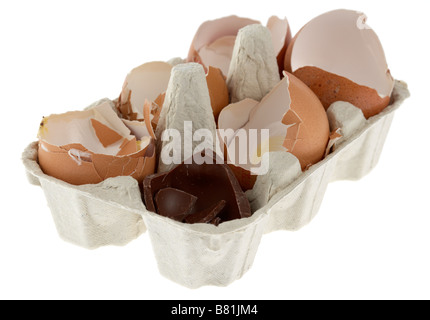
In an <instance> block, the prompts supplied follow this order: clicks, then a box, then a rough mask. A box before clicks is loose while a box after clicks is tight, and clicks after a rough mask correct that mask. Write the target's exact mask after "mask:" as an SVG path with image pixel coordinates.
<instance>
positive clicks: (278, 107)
mask: <svg viewBox="0 0 430 320" xmlns="http://www.w3.org/2000/svg"><path fill="white" fill-rule="evenodd" d="M239 110H240V111H239ZM240 113H242V114H240ZM238 114H240V116H239V117H238V116H237V115H238ZM245 119H247V121H246V123H245V124H244V122H245ZM218 126H219V128H220V129H224V130H227V129H232V130H233V132H237V130H239V129H244V130H245V131H247V132H248V131H249V130H250V129H259V130H261V129H269V130H270V137H269V140H268V141H261V144H260V145H259V146H250V147H249V150H247V152H248V154H247V157H248V163H247V164H240V163H239V161H238V158H239V156H238V154H239V153H240V152H243V150H241V148H238V146H237V144H232V141H233V139H234V138H235V136H234V135H233V136H232V137H229V138H228V139H227V141H226V142H225V144H226V149H227V161H228V162H229V163H230V164H231V165H232V166H234V167H235V168H233V171H234V172H235V174H236V175H237V177H238V180H239V181H240V182H241V185H242V187H243V188H244V189H245V190H247V189H250V188H252V186H253V184H254V183H255V179H256V177H252V175H251V172H252V171H253V166H255V165H253V164H252V162H254V163H256V161H255V159H256V158H260V161H261V157H262V155H264V153H266V152H275V151H287V152H290V153H292V154H293V155H295V156H296V157H297V158H298V160H299V161H300V165H301V168H302V170H306V169H307V168H308V167H310V166H311V165H313V164H315V163H317V162H319V161H320V160H321V159H323V157H324V156H325V151H326V147H327V144H328V140H329V135H330V130H329V123H328V119H327V115H326V113H325V109H324V107H323V106H322V104H321V102H320V101H319V100H318V98H317V97H316V96H315V94H314V93H313V92H312V91H311V90H310V89H309V88H308V87H307V86H306V85H305V84H304V83H303V82H301V81H300V80H299V79H297V78H296V77H295V76H293V75H291V74H289V73H285V77H284V79H282V80H281V81H280V82H279V83H278V84H277V85H276V86H275V87H274V88H273V89H272V90H271V91H270V93H269V94H267V95H266V96H265V97H264V98H263V99H262V100H261V102H258V101H253V100H252V99H246V100H243V101H240V102H238V103H236V104H231V105H229V106H227V107H226V108H224V109H223V110H222V111H221V114H220V117H219V120H218ZM245 150H246V149H245ZM256 155H257V156H256ZM251 159H253V160H252V162H251Z"/></svg>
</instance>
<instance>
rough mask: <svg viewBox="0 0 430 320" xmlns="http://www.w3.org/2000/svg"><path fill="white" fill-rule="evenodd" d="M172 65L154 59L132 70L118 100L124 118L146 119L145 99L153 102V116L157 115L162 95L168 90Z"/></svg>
mask: <svg viewBox="0 0 430 320" xmlns="http://www.w3.org/2000/svg"><path fill="white" fill-rule="evenodd" d="M171 70H172V65H171V64H169V63H167V62H162V61H154V62H148V63H145V64H142V65H141V66H139V67H136V68H134V69H133V70H131V71H130V72H129V73H128V74H127V77H126V78H125V81H124V84H123V87H122V91H121V94H120V96H119V98H118V102H117V110H118V112H119V113H120V114H121V116H122V117H123V118H124V119H127V120H140V121H142V120H143V119H144V110H143V107H144V104H145V100H148V101H150V102H152V110H151V114H152V116H154V117H156V116H157V114H159V112H158V107H160V108H161V106H160V105H158V104H157V101H158V102H159V99H160V96H161V95H162V94H163V93H164V92H165V91H166V89H167V85H168V83H169V79H170V72H171Z"/></svg>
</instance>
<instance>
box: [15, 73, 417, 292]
mask: <svg viewBox="0 0 430 320" xmlns="http://www.w3.org/2000/svg"><path fill="white" fill-rule="evenodd" d="M408 96H409V91H408V89H407V85H406V84H405V83H404V82H401V81H396V84H395V88H394V91H393V95H392V103H391V104H390V106H388V107H387V108H386V109H385V110H384V111H383V112H382V113H380V114H378V115H377V116H374V117H372V118H370V119H368V120H366V121H365V123H364V124H363V126H362V127H361V128H360V129H359V130H357V131H355V132H353V133H352V134H351V135H350V136H349V137H348V138H347V139H346V140H344V141H340V142H339V143H338V144H337V145H336V146H335V150H334V151H333V152H332V153H330V154H329V155H328V156H327V157H326V158H325V159H324V160H322V161H320V162H319V163H317V164H315V165H313V166H312V167H310V169H308V170H307V171H305V172H304V173H302V174H300V175H299V176H298V177H290V180H291V178H293V179H292V180H293V181H292V182H291V183H289V185H287V186H286V187H285V188H282V189H281V190H279V191H278V192H277V193H276V194H274V195H271V197H270V199H268V202H267V203H266V204H265V205H264V206H262V207H261V208H259V209H258V210H256V211H255V212H254V214H253V215H252V216H251V217H250V218H246V219H240V220H233V221H229V222H224V223H222V224H220V225H219V226H217V227H216V226H214V225H210V224H185V223H180V222H177V221H174V220H172V219H169V218H166V217H163V216H160V215H158V214H155V213H153V212H149V211H147V210H146V208H145V206H144V204H143V202H142V198H141V193H140V188H139V185H138V183H137V181H136V180H135V179H133V178H131V177H116V178H109V179H107V180H105V181H103V182H101V183H99V184H96V185H81V186H74V185H70V184H68V183H66V182H63V181H61V180H58V179H56V178H53V177H50V176H48V175H45V174H44V173H43V172H42V170H41V169H40V167H39V165H38V163H37V145H38V143H37V142H33V143H31V144H30V145H29V146H28V147H27V148H26V149H25V150H24V152H23V156H22V159H23V163H24V165H25V168H26V172H27V177H28V180H29V182H30V183H32V184H34V185H40V186H41V187H42V189H43V191H44V193H45V196H46V200H47V202H48V206H49V208H50V211H51V213H52V216H53V220H54V222H55V225H56V228H57V231H58V234H59V235H60V237H61V238H62V239H64V240H66V241H69V242H71V243H73V244H76V245H79V246H82V247H84V248H88V249H95V248H98V247H100V246H106V245H120V246H122V245H126V244H127V243H129V242H130V241H132V240H134V239H136V238H137V237H138V236H140V235H141V234H142V233H143V232H145V231H146V230H147V231H148V233H149V236H150V239H151V243H152V247H153V251H154V254H155V258H156V260H157V263H158V268H159V271H160V273H161V274H162V275H163V276H165V277H167V278H169V279H171V280H172V281H174V282H177V283H179V284H181V285H183V286H185V287H189V288H198V287H201V286H205V285H215V286H227V285H229V284H230V283H232V282H233V281H235V280H237V279H239V278H241V277H242V276H243V275H244V274H245V273H246V271H247V270H249V269H250V268H251V266H252V264H253V261H254V258H255V255H256V253H257V249H258V246H259V243H260V240H261V237H262V236H263V234H265V233H269V232H273V231H276V230H289V231H295V230H299V229H300V228H302V227H304V226H305V225H307V224H308V223H309V222H310V221H311V220H312V219H313V218H314V217H315V215H316V214H317V212H318V210H319V207H320V205H321V202H322V200H323V198H324V193H325V191H326V189H327V186H328V184H329V182H330V181H335V180H345V179H347V180H357V179H360V178H361V177H363V176H364V175H366V174H367V173H369V172H370V171H371V170H372V169H373V168H374V167H375V166H376V164H377V162H378V160H379V157H380V154H381V151H382V147H383V145H384V142H385V140H386V136H387V133H388V131H389V128H390V125H391V122H392V119H393V117H394V113H395V110H396V109H397V108H398V107H399V106H400V105H401V104H402V103H403V101H404V100H405V99H406V98H407V97H408ZM345 129H348V128H345ZM346 131H347V130H346ZM283 167H284V168H285V164H283Z"/></svg>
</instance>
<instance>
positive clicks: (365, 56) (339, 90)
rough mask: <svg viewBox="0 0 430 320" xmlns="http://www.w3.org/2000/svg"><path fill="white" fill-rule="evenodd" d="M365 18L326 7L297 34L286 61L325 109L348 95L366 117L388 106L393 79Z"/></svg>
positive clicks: (344, 99)
mask: <svg viewBox="0 0 430 320" xmlns="http://www.w3.org/2000/svg"><path fill="white" fill-rule="evenodd" d="M365 22H366V16H365V15H364V14H363V13H361V12H357V11H351V10H335V11H331V12H328V13H325V14H323V15H321V16H319V17H317V18H315V19H313V20H312V21H310V22H309V23H308V24H306V25H305V26H304V27H303V28H302V29H301V30H300V31H299V32H298V33H297V34H296V36H295V37H294V39H293V40H292V42H291V44H290V46H289V47H288V49H287V53H286V55H285V61H284V62H285V70H287V71H290V72H293V73H294V75H296V76H297V77H298V78H299V79H301V80H302V81H303V82H305V83H306V84H307V85H308V86H309V87H310V88H311V89H312V90H313V91H314V92H315V94H316V95H317V96H318V97H319V98H320V100H321V101H322V103H323V105H324V107H325V108H326V109H327V108H328V107H329V106H330V105H331V104H332V103H333V102H335V101H347V102H350V103H352V104H354V105H355V106H357V107H359V108H360V109H362V110H363V113H364V115H365V117H366V118H369V117H372V116H374V115H376V114H378V113H379V112H381V111H382V110H383V109H384V108H385V107H386V106H388V104H389V102H390V96H391V93H392V90H393V87H394V79H393V77H392V76H391V74H390V71H389V70H388V66H387V62H386V59H385V54H384V51H383V48H382V45H381V43H380V41H379V39H378V37H377V35H376V33H375V32H374V31H373V30H372V29H370V27H369V26H368V25H366V24H365Z"/></svg>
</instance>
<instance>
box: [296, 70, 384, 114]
mask: <svg viewBox="0 0 430 320" xmlns="http://www.w3.org/2000/svg"><path fill="white" fill-rule="evenodd" d="M294 75H295V76H297V77H298V78H299V79H300V80H302V81H303V82H304V83H305V84H306V85H307V86H308V87H309V88H310V89H311V90H312V91H313V92H314V93H315V94H316V95H317V96H318V97H319V99H320V100H321V102H322V104H323V106H324V108H325V109H326V110H327V109H328V108H329V107H330V106H331V105H332V103H334V102H336V101H346V102H349V103H351V104H353V105H354V106H356V107H357V108H360V109H361V110H362V111H363V114H364V116H365V117H366V119H369V118H370V117H373V116H374V115H377V114H378V113H380V112H381V111H382V110H384V109H385V108H386V107H387V106H388V105H389V103H390V97H388V96H387V97H383V98H382V97H381V96H380V95H379V94H378V92H376V90H374V89H372V88H369V87H366V86H360V85H358V84H356V83H355V82H352V81H351V80H349V79H347V78H344V77H341V76H338V75H336V74H334V73H329V72H327V71H324V70H322V69H319V68H316V67H303V68H300V69H298V70H296V71H295V72H294Z"/></svg>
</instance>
